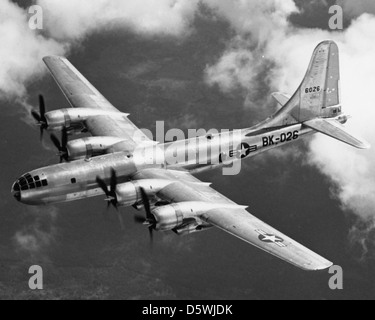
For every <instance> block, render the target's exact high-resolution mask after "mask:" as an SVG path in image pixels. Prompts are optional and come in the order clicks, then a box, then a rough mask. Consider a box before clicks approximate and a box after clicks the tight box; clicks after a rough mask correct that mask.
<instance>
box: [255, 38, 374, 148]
mask: <svg viewBox="0 0 375 320" xmlns="http://www.w3.org/2000/svg"><path fill="white" fill-rule="evenodd" d="M274 97H275V99H276V100H277V101H278V102H279V104H282V105H284V106H283V107H282V108H281V109H280V110H279V111H278V112H277V113H276V114H275V115H274V116H272V117H271V118H270V119H267V120H266V121H265V122H263V123H262V124H260V125H259V127H258V129H259V128H262V129H264V128H272V127H279V126H287V125H293V124H297V123H303V124H304V125H305V126H306V127H309V128H311V129H314V130H315V131H317V132H320V133H323V134H326V135H328V136H330V137H332V138H335V139H337V140H340V141H342V142H344V143H347V144H349V145H351V146H354V147H356V148H361V149H367V148H369V147H370V144H369V143H368V142H366V141H365V140H363V139H361V138H359V137H355V136H354V135H353V134H351V133H350V132H349V131H348V130H347V129H346V128H345V127H344V126H343V125H341V123H340V122H346V119H347V118H346V116H341V117H340V115H341V114H342V111H341V101H340V100H341V97H340V65H339V48H338V46H337V44H336V43H335V42H333V41H323V42H322V43H320V44H319V45H318V46H317V47H316V49H315V50H314V53H313V56H312V59H311V62H310V65H309V68H308V69H307V73H306V75H305V78H304V79H303V81H302V83H301V85H300V86H299V88H298V90H297V91H296V92H295V94H294V95H293V96H292V98H291V99H290V100H289V101H287V100H286V99H287V98H286V96H285V95H280V94H276V95H274Z"/></svg>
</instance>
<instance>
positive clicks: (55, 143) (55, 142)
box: [51, 134, 61, 152]
mask: <svg viewBox="0 0 375 320" xmlns="http://www.w3.org/2000/svg"><path fill="white" fill-rule="evenodd" d="M51 140H52V142H53V144H54V145H55V147H56V149H57V150H59V151H60V152H61V144H60V141H59V139H58V138H57V137H56V136H55V135H54V134H51Z"/></svg>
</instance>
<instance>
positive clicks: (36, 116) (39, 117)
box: [31, 110, 42, 123]
mask: <svg viewBox="0 0 375 320" xmlns="http://www.w3.org/2000/svg"><path fill="white" fill-rule="evenodd" d="M31 115H32V116H33V118H34V119H35V120H36V122H38V123H39V122H41V121H42V118H41V116H40V115H39V113H38V112H36V111H35V110H32V111H31Z"/></svg>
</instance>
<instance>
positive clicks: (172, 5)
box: [37, 0, 199, 40]
mask: <svg viewBox="0 0 375 320" xmlns="http://www.w3.org/2000/svg"><path fill="white" fill-rule="evenodd" d="M37 2H38V4H39V5H41V6H42V8H43V9H44V13H45V17H46V25H47V28H48V32H49V34H50V35H51V36H52V37H53V38H55V39H64V40H66V39H68V40H79V39H81V38H83V37H85V36H87V35H89V34H90V33H92V32H99V31H102V30H103V29H104V30H108V29H109V28H111V29H113V28H125V29H128V30H132V31H134V32H136V33H139V34H143V35H170V36H180V35H182V34H184V33H186V32H188V30H189V27H190V25H191V22H192V20H193V18H194V16H195V13H196V10H197V8H198V4H199V0H137V1H123V0H80V1H74V0H66V1H59V0H38V1H37Z"/></svg>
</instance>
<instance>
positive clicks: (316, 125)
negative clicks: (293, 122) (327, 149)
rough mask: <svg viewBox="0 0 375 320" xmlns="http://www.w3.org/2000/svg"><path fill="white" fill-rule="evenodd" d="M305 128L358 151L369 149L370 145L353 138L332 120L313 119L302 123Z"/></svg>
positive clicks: (344, 128)
mask: <svg viewBox="0 0 375 320" xmlns="http://www.w3.org/2000/svg"><path fill="white" fill-rule="evenodd" d="M303 124H304V125H305V126H307V127H309V128H311V129H314V130H315V131H318V132H320V133H323V134H325V135H327V136H330V137H331V138H334V139H337V140H340V141H342V142H344V143H347V144H349V145H351V146H353V147H356V148H359V149H369V148H370V144H369V143H368V142H367V141H365V140H363V139H362V138H359V137H355V136H354V135H353V134H351V133H349V131H348V129H347V128H346V127H344V126H343V125H342V124H341V123H339V122H338V121H336V120H334V119H313V120H309V121H306V122H304V123H303Z"/></svg>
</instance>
